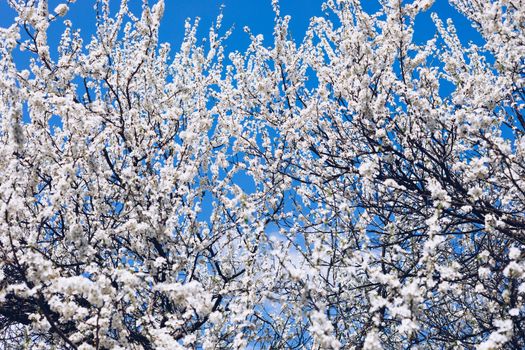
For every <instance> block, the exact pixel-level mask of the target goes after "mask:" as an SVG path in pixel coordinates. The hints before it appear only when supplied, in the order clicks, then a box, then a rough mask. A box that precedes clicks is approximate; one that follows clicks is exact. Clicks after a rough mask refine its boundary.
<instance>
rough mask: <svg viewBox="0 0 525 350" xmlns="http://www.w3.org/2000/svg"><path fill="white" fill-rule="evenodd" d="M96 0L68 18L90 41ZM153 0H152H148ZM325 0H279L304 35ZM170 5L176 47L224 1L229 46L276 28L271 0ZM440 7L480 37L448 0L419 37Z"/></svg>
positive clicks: (371, 0)
mask: <svg viewBox="0 0 525 350" xmlns="http://www.w3.org/2000/svg"><path fill="white" fill-rule="evenodd" d="M61 2H63V1H60V0H49V8H50V9H54V8H55V6H56V5H58V4H59V3H61ZM129 2H130V4H131V6H132V7H136V8H140V6H141V4H142V0H129ZM7 3H8V0H0V26H2V27H6V26H8V25H9V24H11V23H12V21H13V17H14V12H13V11H12V10H11V9H10V8H9V6H8V5H7ZM94 3H95V1H94V0H77V1H76V3H75V4H72V5H71V9H70V12H69V14H68V16H67V17H68V18H69V19H71V21H72V22H73V24H74V27H75V28H81V30H82V31H83V33H84V38H85V40H86V42H87V41H88V40H87V39H88V38H89V36H90V35H91V34H92V33H93V30H94V28H95V12H94V11H93V4H94ZM110 3H111V4H114V5H115V6H118V4H119V3H120V1H119V0H110ZM150 3H152V4H153V3H154V1H153V0H150ZM322 3H323V1H322V0H281V1H280V6H281V12H282V14H289V15H291V16H292V22H291V28H290V29H291V33H292V35H293V37H294V38H295V39H296V40H297V41H300V40H301V39H302V37H303V36H304V33H305V30H306V28H307V26H308V21H309V18H311V17H312V16H322V15H323V12H322V11H321V4H322ZM165 4H166V10H165V15H164V18H163V23H162V25H161V32H160V39H161V40H160V41H161V42H169V43H170V44H172V47H173V48H174V49H176V48H178V46H179V45H180V43H181V41H182V36H183V32H184V21H185V20H186V19H187V18H192V19H193V18H195V17H200V18H201V26H200V31H199V32H200V34H201V35H202V36H205V35H206V34H207V31H208V28H209V27H210V25H211V24H212V23H213V21H214V20H215V18H216V16H217V15H218V13H219V11H220V8H221V6H224V29H225V30H226V29H227V28H230V27H231V26H232V25H233V26H234V28H235V30H234V32H233V35H232V36H231V37H230V39H229V40H228V41H227V42H226V45H227V50H228V51H233V50H240V51H244V49H245V48H246V47H247V45H248V43H249V40H248V35H247V34H246V33H244V31H243V27H244V26H249V27H250V28H251V30H252V32H253V33H255V34H263V35H264V37H265V39H266V43H267V44H268V45H270V44H271V40H270V38H271V34H272V30H273V18H274V14H273V11H272V6H271V0H252V1H247V0H165ZM363 4H365V8H375V7H377V1H376V0H364V1H363ZM431 12H437V13H438V15H439V16H440V17H441V18H442V19H446V18H452V19H453V21H454V23H455V24H456V26H457V29H458V33H459V34H460V37H462V38H463V41H464V42H465V43H466V42H468V41H475V42H477V43H481V40H480V37H479V35H477V33H476V32H475V31H474V30H473V29H472V28H471V26H470V23H469V22H468V21H467V20H466V19H465V18H464V17H463V16H462V15H461V14H459V13H458V12H457V11H456V10H455V9H453V8H452V7H451V6H450V5H449V4H448V2H447V0H436V2H435V4H434V6H433V7H432V8H431V10H430V11H427V12H426V13H423V14H421V15H420V16H419V18H418V20H417V22H416V37H415V39H416V40H417V41H419V40H425V39H428V38H430V37H432V35H433V34H434V32H435V28H434V25H433V23H432V21H431V20H430V13H431ZM61 28H62V26H61V25H53V26H52V27H51V30H53V29H54V30H55V31H57V33H56V34H59V32H58V31H59V30H60V29H61Z"/></svg>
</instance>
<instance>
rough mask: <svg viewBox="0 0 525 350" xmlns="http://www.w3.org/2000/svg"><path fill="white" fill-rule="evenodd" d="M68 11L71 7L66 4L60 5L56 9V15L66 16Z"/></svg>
mask: <svg viewBox="0 0 525 350" xmlns="http://www.w3.org/2000/svg"><path fill="white" fill-rule="evenodd" d="M68 10H69V7H68V6H67V5H66V4H59V5H58V6H57V7H55V13H56V14H57V15H58V16H65V15H66V13H67V11H68Z"/></svg>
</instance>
